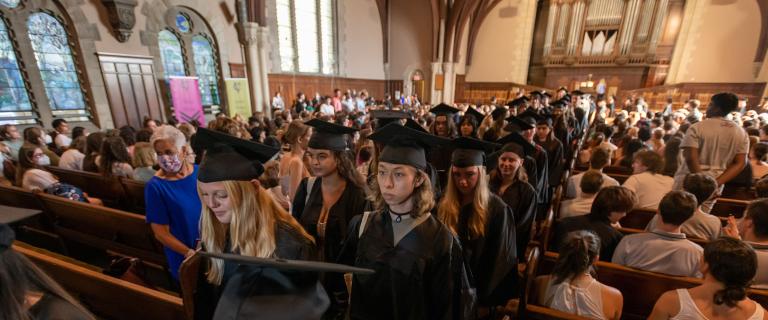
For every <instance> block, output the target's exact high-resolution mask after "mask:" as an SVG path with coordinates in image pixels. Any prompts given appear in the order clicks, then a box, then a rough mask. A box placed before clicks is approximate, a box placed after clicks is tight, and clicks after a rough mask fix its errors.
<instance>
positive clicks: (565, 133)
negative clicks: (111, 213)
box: [550, 100, 572, 163]
mask: <svg viewBox="0 0 768 320" xmlns="http://www.w3.org/2000/svg"><path fill="white" fill-rule="evenodd" d="M566 109H567V104H566V102H565V101H562V100H557V101H554V102H552V104H551V108H550V110H551V112H550V114H551V115H552V127H553V128H552V131H554V132H555V138H557V140H560V142H561V143H562V144H563V158H564V160H565V163H570V156H571V149H572V148H571V132H570V131H569V130H568V122H567V121H566V120H567V119H568V117H567V115H566V111H567V110H566Z"/></svg>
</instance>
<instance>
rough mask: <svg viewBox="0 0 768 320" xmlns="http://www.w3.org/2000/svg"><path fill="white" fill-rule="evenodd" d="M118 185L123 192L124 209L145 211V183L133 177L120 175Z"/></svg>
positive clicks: (141, 212) (142, 212)
mask: <svg viewBox="0 0 768 320" xmlns="http://www.w3.org/2000/svg"><path fill="white" fill-rule="evenodd" d="M120 185H122V187H123V192H124V193H125V198H124V201H123V206H124V207H125V208H126V209H128V210H130V211H131V212H135V213H139V214H144V213H145V204H144V186H145V183H144V182H141V181H136V180H133V179H128V178H125V177H121V178H120Z"/></svg>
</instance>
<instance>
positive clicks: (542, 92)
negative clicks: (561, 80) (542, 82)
mask: <svg viewBox="0 0 768 320" xmlns="http://www.w3.org/2000/svg"><path fill="white" fill-rule="evenodd" d="M541 95H542V96H544V97H547V98H552V95H551V94H550V93H549V92H546V91H544V90H541Z"/></svg>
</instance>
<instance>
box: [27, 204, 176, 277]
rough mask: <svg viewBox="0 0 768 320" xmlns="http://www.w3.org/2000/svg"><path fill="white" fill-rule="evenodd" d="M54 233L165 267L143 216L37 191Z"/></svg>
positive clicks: (66, 238)
mask: <svg viewBox="0 0 768 320" xmlns="http://www.w3.org/2000/svg"><path fill="white" fill-rule="evenodd" d="M37 197H38V199H40V202H41V203H42V205H43V207H44V210H45V212H46V214H47V215H48V216H49V219H50V221H52V223H53V229H54V232H56V233H57V234H59V235H60V236H61V237H62V238H63V239H64V240H65V241H71V242H74V243H78V244H80V245H83V246H88V247H92V248H97V249H102V250H107V251H111V252H115V253H118V254H121V255H125V256H130V257H136V258H139V259H141V260H143V261H144V262H149V263H151V264H154V265H156V266H161V267H163V268H164V266H165V265H166V261H165V256H164V254H163V251H162V245H160V243H158V242H157V241H156V240H155V238H154V235H153V234H152V231H151V230H150V228H149V226H148V225H147V223H146V222H145V220H144V216H141V215H137V214H134V213H130V212H125V211H120V210H116V209H111V208H107V207H102V206H96V205H92V204H88V203H84V202H77V201H71V200H68V199H64V198H61V197H57V196H52V195H48V194H44V193H40V194H37Z"/></svg>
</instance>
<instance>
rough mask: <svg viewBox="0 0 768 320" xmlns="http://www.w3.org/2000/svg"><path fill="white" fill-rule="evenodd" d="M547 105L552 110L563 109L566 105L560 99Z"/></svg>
mask: <svg viewBox="0 0 768 320" xmlns="http://www.w3.org/2000/svg"><path fill="white" fill-rule="evenodd" d="M549 105H550V106H552V107H554V108H565V107H566V106H567V105H568V104H567V103H566V102H565V101H563V100H562V99H561V100H556V101H553V102H550V103H549Z"/></svg>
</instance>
